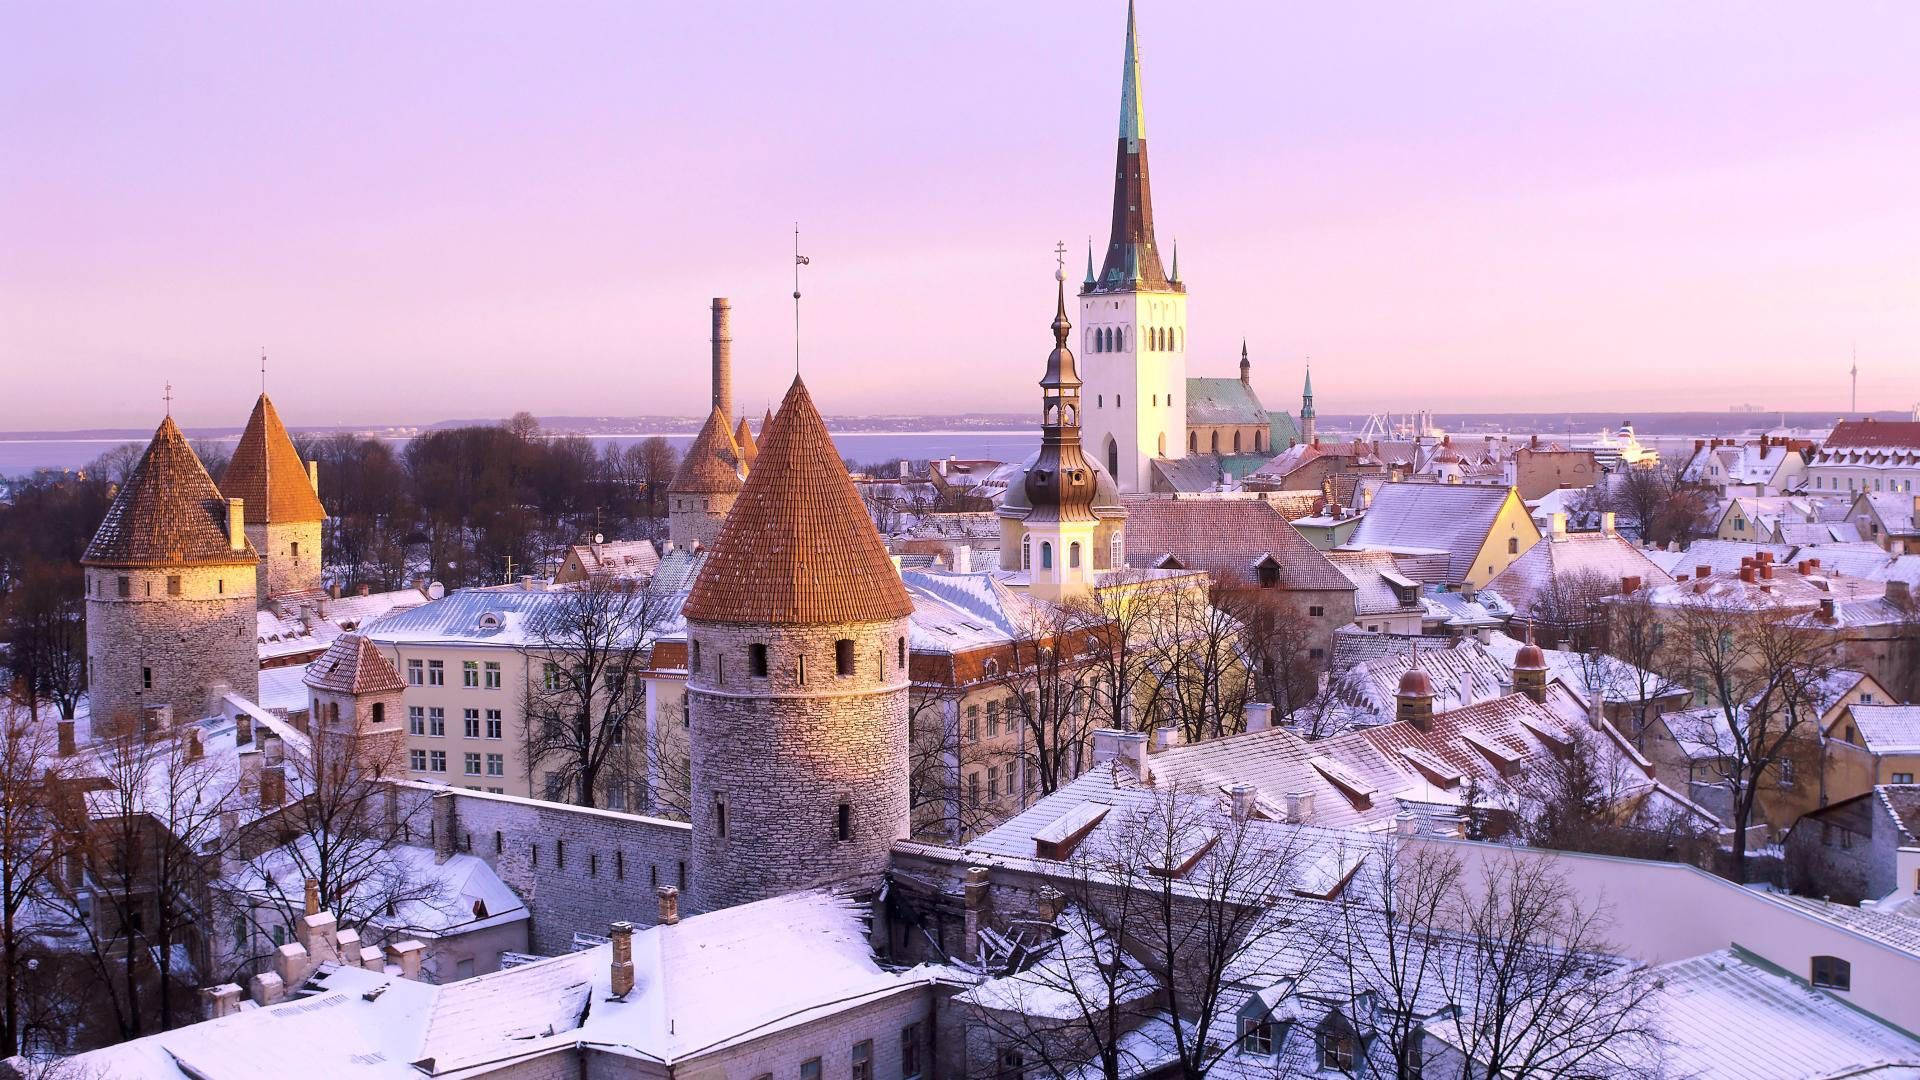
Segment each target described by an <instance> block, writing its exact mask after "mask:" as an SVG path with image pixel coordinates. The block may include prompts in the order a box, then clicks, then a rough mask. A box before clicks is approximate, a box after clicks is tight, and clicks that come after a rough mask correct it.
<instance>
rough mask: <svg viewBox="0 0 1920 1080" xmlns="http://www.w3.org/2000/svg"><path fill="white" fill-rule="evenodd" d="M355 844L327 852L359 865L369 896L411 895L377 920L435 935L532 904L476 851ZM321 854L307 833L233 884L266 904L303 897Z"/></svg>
mask: <svg viewBox="0 0 1920 1080" xmlns="http://www.w3.org/2000/svg"><path fill="white" fill-rule="evenodd" d="M356 847H357V845H354V844H352V843H351V842H350V841H339V840H338V839H337V838H336V846H335V847H334V848H332V849H329V851H328V853H327V854H328V855H329V856H330V857H331V858H333V859H334V860H336V863H335V865H351V866H353V867H355V870H356V873H357V874H358V875H359V876H361V877H362V879H363V880H364V882H365V884H366V885H367V887H368V888H370V889H372V890H373V892H372V893H370V894H369V895H371V896H376V897H381V896H393V895H406V896H408V897H410V899H406V900H402V901H399V902H398V903H396V904H395V905H394V908H393V913H392V914H391V915H389V914H385V913H384V912H382V913H376V914H372V915H370V916H369V917H368V921H369V922H370V923H372V924H374V925H376V926H379V927H383V928H386V929H389V930H392V931H395V932H398V933H401V934H405V935H408V936H413V937H419V938H436V937H445V936H448V935H451V934H464V933H469V932H471V931H474V930H484V929H487V928H488V927H493V926H503V925H505V924H507V923H512V922H519V921H522V920H525V919H527V918H528V917H529V915H528V912H527V907H526V905H525V904H523V903H521V902H520V898H519V897H518V896H516V895H515V894H514V892H513V890H512V889H510V888H508V887H507V886H506V883H504V882H502V881H501V880H500V878H499V876H498V875H496V874H495V873H494V872H493V868H492V867H490V866H488V865H487V864H486V862H485V861H484V860H482V859H480V858H478V857H477V856H474V855H468V854H464V853H460V852H456V853H454V854H452V855H450V856H448V857H447V859H446V860H445V861H444V862H442V861H439V860H437V859H436V858H435V856H434V852H433V849H432V848H430V847H421V846H419V845H417V844H394V845H384V844H380V845H375V844H373V842H372V841H369V842H368V848H369V849H368V850H364V851H362V850H355V849H356ZM319 856H320V852H319V848H318V845H316V844H315V842H314V840H313V838H312V837H311V836H302V837H300V838H298V839H296V840H294V841H293V842H292V843H291V844H287V845H285V846H283V847H279V848H275V849H273V850H272V851H268V852H266V853H264V854H262V855H261V856H259V857H258V858H255V859H252V860H249V862H248V863H247V865H246V867H245V868H244V869H243V870H242V871H241V872H240V873H239V874H238V875H236V876H235V877H234V879H233V880H232V881H231V882H229V883H228V886H229V887H230V888H231V889H232V890H233V891H235V892H237V893H242V894H249V895H253V896H257V897H259V898H261V899H263V900H265V901H268V902H279V901H286V900H291V901H293V902H294V903H298V902H300V901H301V900H302V899H303V895H304V893H305V889H306V885H305V882H306V879H307V878H308V877H311V876H314V870H315V868H317V867H319V865H320V857H319ZM388 885H391V886H392V888H388V887H387V886H388ZM363 902H364V901H363ZM352 906H353V905H352V904H347V905H345V907H346V908H351V907H352Z"/></svg>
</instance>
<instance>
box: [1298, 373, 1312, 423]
mask: <svg viewBox="0 0 1920 1080" xmlns="http://www.w3.org/2000/svg"><path fill="white" fill-rule="evenodd" d="M1300 415H1301V416H1303V417H1306V416H1312V415H1313V365H1312V364H1308V365H1307V382H1306V385H1305V386H1304V387H1302V388H1301V390H1300Z"/></svg>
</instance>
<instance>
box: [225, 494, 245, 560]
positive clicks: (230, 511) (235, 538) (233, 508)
mask: <svg viewBox="0 0 1920 1080" xmlns="http://www.w3.org/2000/svg"><path fill="white" fill-rule="evenodd" d="M246 547H247V501H246V500H245V499H228V500H227V550H229V551H245V550H246Z"/></svg>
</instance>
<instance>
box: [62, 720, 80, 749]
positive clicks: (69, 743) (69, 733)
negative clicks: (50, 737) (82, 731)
mask: <svg viewBox="0 0 1920 1080" xmlns="http://www.w3.org/2000/svg"><path fill="white" fill-rule="evenodd" d="M57 726H58V727H59V729H60V756H61V757H72V756H73V755H74V754H75V753H77V752H78V751H79V747H78V746H77V745H75V742H74V737H73V721H71V720H64V719H63V720H61V721H60V723H59V724H58V725H57Z"/></svg>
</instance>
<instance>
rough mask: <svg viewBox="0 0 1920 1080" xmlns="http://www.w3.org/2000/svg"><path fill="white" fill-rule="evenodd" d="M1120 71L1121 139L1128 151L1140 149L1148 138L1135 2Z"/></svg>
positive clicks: (1129, 11)
mask: <svg viewBox="0 0 1920 1080" xmlns="http://www.w3.org/2000/svg"><path fill="white" fill-rule="evenodd" d="M1123 63H1124V66H1123V67H1122V68H1121V71H1120V137H1121V138H1123V139H1125V140H1127V149H1128V151H1133V150H1136V149H1138V147H1139V143H1140V140H1141V139H1144V138H1146V137H1147V125H1146V120H1145V118H1144V117H1142V116H1141V113H1140V43H1139V39H1138V38H1136V37H1135V36H1134V33H1133V0H1127V55H1126V59H1125V61H1124V62H1123Z"/></svg>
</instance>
